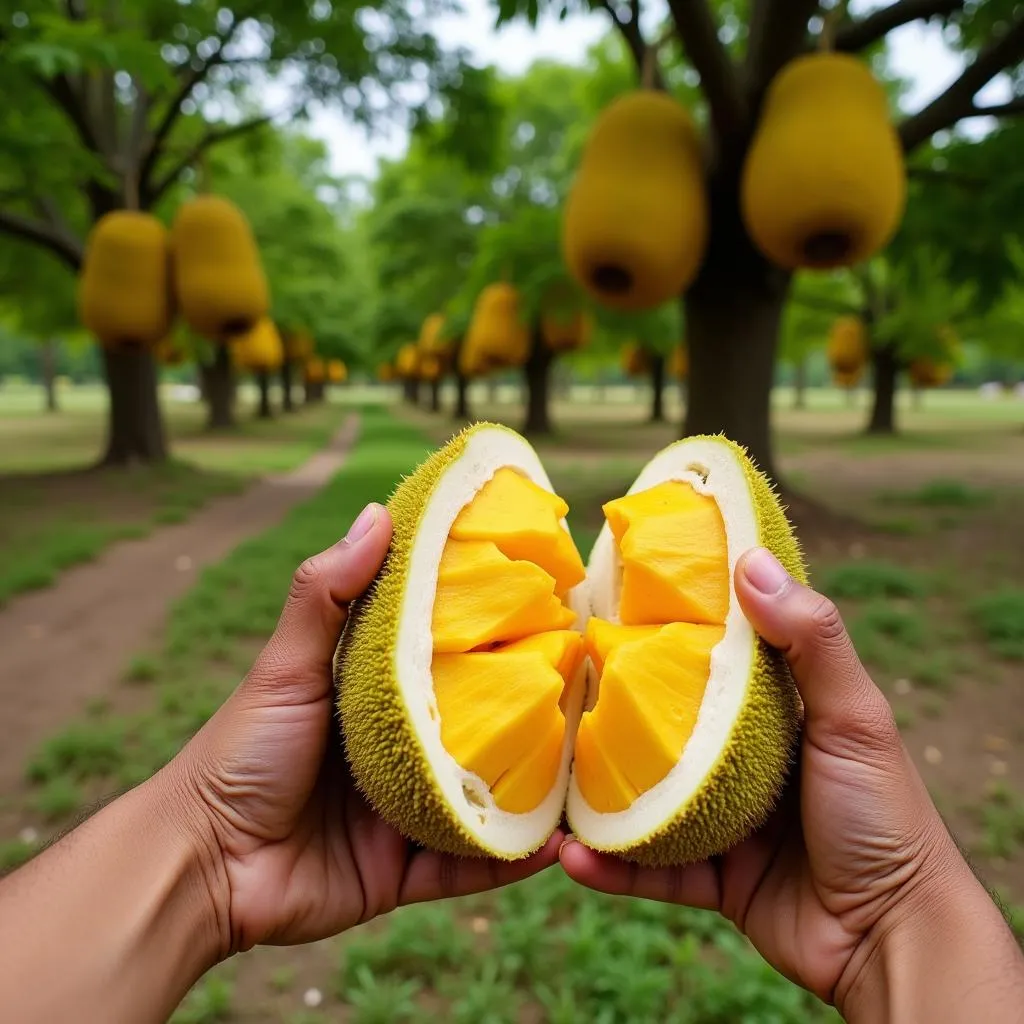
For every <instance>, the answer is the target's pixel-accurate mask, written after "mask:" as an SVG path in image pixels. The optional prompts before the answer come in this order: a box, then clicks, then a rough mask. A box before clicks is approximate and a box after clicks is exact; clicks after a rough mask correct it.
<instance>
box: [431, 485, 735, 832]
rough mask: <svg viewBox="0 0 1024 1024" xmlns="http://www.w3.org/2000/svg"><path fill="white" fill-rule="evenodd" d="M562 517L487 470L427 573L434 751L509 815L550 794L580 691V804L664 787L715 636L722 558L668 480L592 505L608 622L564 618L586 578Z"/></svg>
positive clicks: (720, 539)
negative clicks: (609, 560) (615, 572)
mask: <svg viewBox="0 0 1024 1024" xmlns="http://www.w3.org/2000/svg"><path fill="white" fill-rule="evenodd" d="M567 512H568V506H567V505H566V503H565V502H564V501H563V500H562V499H561V498H560V497H558V495H556V494H552V493H551V492H549V491H547V490H545V489H544V488H542V487H539V486H538V485H536V484H535V483H533V482H532V481H531V480H529V479H528V478H527V477H525V476H523V475H522V474H520V473H519V472H518V471H517V470H514V469H511V468H508V467H506V468H502V469H499V470H498V471H497V473H495V475H494V476H493V477H492V478H491V479H490V480H489V481H488V482H487V484H485V485H484V487H483V488H482V489H481V490H480V491H479V492H478V493H477V495H476V496H475V497H474V498H473V500H472V501H471V502H470V503H469V504H468V505H466V506H464V507H463V508H462V510H461V511H460V513H459V515H458V516H457V518H456V519H455V522H454V523H453V525H452V528H451V531H450V533H449V535H448V540H447V542H446V544H445V548H444V552H443V554H442V556H441V562H440V566H439V570H438V582H437V591H436V595H435V600H434V608H433V615H432V622H431V631H432V637H433V660H432V665H431V671H432V675H433V683H434V696H435V701H436V704H437V711H438V715H439V718H440V723H441V742H442V744H443V745H444V747H445V749H446V750H447V751H448V753H449V754H451V756H452V757H453V758H454V759H455V761H456V762H457V763H458V764H459V765H460V766H461V767H462V768H463V769H465V770H466V771H469V772H472V773H474V774H476V775H477V776H479V777H480V778H481V779H482V780H483V781H484V783H485V784H486V785H487V786H488V787H489V789H490V792H491V796H492V797H493V799H494V802H495V803H496V804H497V806H498V807H499V808H500V809H501V810H503V811H507V812H509V813H516V814H523V813H527V812H529V811H532V810H533V809H534V808H536V807H537V806H539V805H540V803H541V802H542V801H543V800H544V798H545V797H546V796H547V795H548V793H550V792H551V789H552V787H553V786H554V785H555V783H556V780H557V777H558V772H559V767H560V765H561V763H562V758H563V751H564V749H565V742H566V735H565V734H566V728H567V722H566V710H567V708H569V707H570V706H575V703H576V701H577V700H578V699H579V698H580V696H581V695H580V694H579V691H578V690H577V689H576V688H577V687H588V677H589V681H590V685H589V688H588V696H587V706H588V710H586V711H585V712H584V714H583V717H582V720H581V722H580V724H579V729H578V732H577V733H576V736H575V748H574V764H575V768H574V770H575V772H576V779H577V783H578V785H579V788H580V791H581V793H582V795H583V796H584V798H585V799H586V801H587V802H588V803H589V804H590V805H591V806H592V807H593V808H594V809H595V810H597V811H602V812H614V811H620V810H625V809H626V808H628V807H629V806H630V805H631V804H632V802H633V801H634V800H635V799H636V798H637V797H638V796H639V795H640V794H642V793H644V792H646V791H647V790H648V789H650V788H651V787H653V786H655V785H656V784H657V783H658V782H660V781H661V780H662V779H664V778H665V776H666V775H668V773H669V772H670V771H671V769H672V768H673V767H674V766H675V764H676V763H677V762H678V761H679V759H680V756H681V755H682V752H683V748H684V747H685V745H686V742H687V740H688V739H689V737H690V734H691V733H692V731H693V728H694V725H695V724H696V721H697V713H698V711H699V709H700V705H701V701H702V699H703V696H704V690H705V687H706V685H707V679H708V675H709V672H710V665H711V652H712V649H713V648H714V647H715V645H716V644H717V643H718V642H719V641H720V640H721V639H722V637H723V636H724V633H725V625H724V623H725V619H726V614H727V612H728V605H729V575H728V557H727V546H726V535H725V526H724V524H723V521H722V516H721V513H720V512H719V509H718V505H717V503H716V502H715V500H714V499H713V498H711V497H709V496H706V495H701V494H698V493H697V492H696V491H694V489H693V488H692V487H691V486H690V485H689V484H688V483H682V482H679V481H669V482H667V483H663V484H660V485H658V486H657V487H653V488H651V489H650V490H646V491H642V492H639V493H637V494H633V495H629V496H627V497H625V498H620V499H618V500H616V501H612V502H609V503H608V504H607V505H605V506H604V512H605V516H606V518H607V520H608V524H609V527H610V529H611V531H612V534H613V536H614V538H615V542H616V545H617V548H618V551H619V555H620V561H621V579H619V580H616V581H614V583H612V582H610V581H603V582H604V583H606V584H607V585H614V586H617V587H619V588H620V592H619V602H618V619H619V621H618V622H609V621H605V620H602V619H597V618H591V619H589V621H587V622H586V623H581V622H579V621H578V616H577V614H576V612H575V611H574V610H573V609H572V608H570V607H569V605H568V604H567V599H568V596H569V592H570V591H571V590H572V588H574V587H576V586H577V585H578V584H580V583H581V582H583V580H584V578H585V575H586V573H585V570H584V567H583V562H582V560H581V559H580V555H579V552H578V551H577V550H576V547H575V545H574V544H573V542H572V538H571V537H570V535H569V533H568V531H567V530H566V529H565V527H564V525H563V523H562V520H563V519H564V517H565V515H566V513H567ZM592 585H593V582H592ZM582 627H585V632H581V631H580V629H581V628H582Z"/></svg>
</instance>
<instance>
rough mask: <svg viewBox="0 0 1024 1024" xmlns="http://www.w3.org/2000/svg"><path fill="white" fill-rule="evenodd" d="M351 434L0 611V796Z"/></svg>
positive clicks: (316, 480)
mask: <svg viewBox="0 0 1024 1024" xmlns="http://www.w3.org/2000/svg"><path fill="white" fill-rule="evenodd" d="M357 430H358V418H357V417H356V416H354V415H352V416H349V417H348V418H347V419H346V420H345V422H344V424H343V425H342V427H341V429H340V430H339V431H338V432H337V434H335V436H334V438H333V439H332V441H331V443H330V444H329V445H328V446H327V448H326V449H325V450H324V451H322V452H319V453H317V454H316V455H314V456H312V458H310V459H309V460H307V461H306V463H305V464H304V465H302V466H300V467H299V468H298V469H296V470H294V471H293V472H290V473H285V474H281V475H279V476H273V477H267V478H265V479H263V480H261V481H259V482H258V483H256V484H254V485H253V486H252V487H250V488H248V489H247V490H246V491H244V492H243V493H241V494H237V495H233V496H231V497H228V498H223V499H219V500H217V501H214V502H213V503H211V504H209V505H207V506H206V507H204V508H203V509H202V510H200V511H199V512H198V513H197V514H196V515H194V516H193V517H192V518H191V519H189V520H188V522H185V523H182V524H180V525H175V526H168V527H165V528H163V529H160V530H157V531H156V532H154V533H152V534H151V535H149V536H148V537H146V538H144V539H142V540H132V541H124V542H122V543H119V544H115V545H113V546H111V547H110V548H108V549H107V550H106V551H104V552H103V554H102V555H101V556H100V557H99V558H98V559H97V560H96V561H94V562H91V563H89V564H88V565H83V566H80V567H78V568H75V569H71V570H68V571H67V572H66V573H64V574H63V575H62V576H61V578H60V580H59V581H58V583H57V585H56V586H54V587H52V588H50V589H48V590H42V591H37V592H34V593H31V594H27V595H25V596H23V597H20V598H16V599H14V600H12V601H11V602H10V604H8V605H7V606H6V607H5V608H3V609H2V610H0V659H2V661H0V707H2V708H3V716H2V726H3V742H2V744H0V795H3V794H10V793H12V792H13V791H14V790H15V789H16V787H17V786H18V783H19V782H20V781H21V779H22V775H23V771H24V765H25V762H26V759H27V757H28V755H29V753H30V752H31V751H32V750H33V749H34V748H35V746H36V744H38V743H39V742H40V741H41V740H43V739H44V738H45V737H46V736H48V735H50V734H51V733H52V732H53V730H54V729H55V728H57V727H58V726H59V725H60V724H61V723H62V722H65V721H69V720H71V719H74V718H76V717H77V716H79V715H81V714H83V712H84V710H85V704H86V702H87V701H88V700H89V699H90V698H93V697H97V696H100V695H103V694H106V693H108V692H109V691H110V689H111V687H112V686H113V684H114V683H115V682H116V681H117V680H118V678H119V676H120V673H121V671H122V670H123V669H124V666H125V664H126V663H127V662H128V659H129V658H130V657H131V655H132V654H133V653H135V652H136V651H138V650H139V649H140V647H145V646H146V645H147V644H149V643H151V642H153V641H154V639H155V638H156V635H157V633H158V631H159V630H160V628H161V627H162V625H163V623H164V619H165V617H166V614H167V610H168V608H169V607H170V605H171V603H172V602H173V601H175V600H176V599H177V598H179V597H180V596H181V595H183V594H184V593H185V592H186V591H187V590H188V589H189V588H190V587H191V586H192V585H193V584H194V583H195V581H196V579H197V577H198V575H199V573H200V571H201V570H202V569H203V568H205V567H206V566H208V565H211V564H213V563H215V562H218V561H220V560H221V559H222V558H224V557H225V555H227V554H228V552H229V551H231V550H232V549H233V548H234V547H236V546H237V545H238V544H239V543H240V542H241V541H243V540H245V539H246V538H248V537H251V536H254V535H256V534H259V533H262V532H263V531H264V530H266V529H268V528H269V527H270V526H272V525H274V524H275V523H277V522H279V521H280V520H281V519H282V518H283V517H284V515H285V514H286V513H287V512H288V511H289V510H290V509H291V508H292V507H294V506H295V505H297V504H298V503H299V502H301V501H303V500H305V499H306V498H308V497H309V496H310V495H312V494H313V493H315V492H316V491H317V490H319V489H320V487H322V486H323V485H324V484H325V483H326V482H327V481H328V480H329V479H330V478H331V477H332V476H333V475H334V474H335V473H336V472H337V470H338V469H339V468H340V466H341V464H342V462H343V461H344V459H345V457H346V454H347V452H348V450H349V448H350V446H351V444H352V442H353V440H354V439H355V436H356V432H357Z"/></svg>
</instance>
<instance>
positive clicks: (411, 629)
mask: <svg viewBox="0 0 1024 1024" xmlns="http://www.w3.org/2000/svg"><path fill="white" fill-rule="evenodd" d="M388 507H389V509H390V512H391V516H392V520H393V523H394V534H393V539H392V542H391V546H390V549H389V551H388V555H387V558H386V560H385V562H384V565H383V566H382V568H381V570H380V572H379V573H378V575H377V578H376V580H375V582H374V583H373V585H372V586H371V587H370V589H369V590H368V591H367V593H366V595H365V596H364V597H363V598H360V599H359V600H357V601H356V602H354V603H353V605H352V608H351V611H350V618H349V623H348V627H347V629H346V632H345V635H344V637H343V638H342V641H341V644H340V646H339V649H338V654H337V657H336V659H335V672H336V681H337V685H338V693H339V715H340V721H341V728H342V730H343V732H344V737H345V747H346V751H347V754H348V757H349V761H350V764H351V767H352V771H353V773H354V775H355V778H356V781H357V783H358V785H359V788H360V790H361V791H362V792H363V793H365V794H366V796H367V798H368V799H369V800H370V802H371V803H372V804H373V805H374V807H375V808H376V809H377V811H378V812H379V813H380V814H381V815H382V816H383V817H384V818H385V819H386V820H388V821H389V822H390V823H391V824H392V825H393V826H394V827H396V828H397V829H399V830H400V831H402V832H403V833H404V834H405V835H406V836H408V837H410V838H411V839H413V840H415V841H416V842H418V843H421V844H423V845H425V846H427V847H430V848H432V849H436V850H442V851H446V852H451V853H457V854H466V855H481V854H486V855H490V856H495V857H501V858H505V859H514V858H518V857H525V856H527V855H528V854H529V853H530V852H531V851H533V850H535V849H537V848H539V847H540V846H541V845H542V844H543V843H544V841H545V840H546V839H547V837H548V836H549V835H550V834H551V833H552V832H553V831H554V830H555V828H556V827H557V826H558V823H559V821H560V820H561V818H562V815H563V812H564V813H566V814H567V816H568V820H569V824H570V826H571V828H572V829H573V832H574V833H575V835H576V837H577V838H578V839H579V840H580V841H581V842H583V843H585V844H587V845H589V846H591V847H593V848H594V849H597V850H602V851H606V852H611V853H616V854H619V855H620V856H622V857H625V858H627V859H629V860H633V861H636V862H637V863H641V864H647V865H654V866H658V865H677V864H683V863H688V862H691V861H700V860H704V859H706V858H707V857H709V856H712V855H714V854H717V853H721V852H723V851H725V850H726V849H728V848H730V847H731V846H733V845H734V844H735V843H737V842H739V841H741V840H742V839H743V838H744V837H746V836H747V835H749V834H750V833H751V832H752V831H753V830H754V829H756V828H757V827H758V826H759V825H760V824H761V823H762V822H763V821H764V820H765V819H766V817H767V816H768V814H769V813H770V812H771V810H772V807H773V806H774V804H775V802H776V800H777V798H778V796H779V793H780V791H781V788H782V785H783V782H784V779H785V776H786V772H787V770H788V767H789V765H790V763H791V758H792V752H793V747H794V744H795V741H796V737H797V731H798V722H799V715H800V711H799V707H800V705H799V698H798V697H797V693H796V688H795V686H794V684H793V680H792V678H791V677H790V674H789V670H788V668H787V667H786V663H785V661H784V659H783V658H782V657H781V655H780V654H779V653H778V652H776V651H774V650H773V649H771V648H769V647H768V646H767V645H766V644H765V643H764V641H762V640H761V639H760V638H759V637H758V635H757V634H756V633H755V631H754V630H753V628H752V626H751V625H750V623H749V622H748V621H747V619H746V617H745V616H744V614H743V610H742V608H741V607H740V606H739V604H738V603H737V601H736V598H735V596H734V594H733V590H732V587H731V580H732V575H733V573H734V571H735V567H736V563H737V560H738V559H739V557H740V555H741V554H742V553H743V552H744V551H746V550H748V549H749V548H751V547H754V546H757V545H765V546H766V547H768V548H770V549H771V550H772V551H773V552H774V553H775V554H776V556H777V557H778V558H779V559H780V560H781V561H782V563H783V565H784V566H785V567H786V568H787V570H788V571H789V572H790V573H791V574H792V575H793V576H794V577H795V578H797V579H801V580H803V579H805V578H806V574H805V572H804V567H803V559H802V556H801V553H800V548H799V546H798V544H797V541H796V539H795V537H794V535H793V532H792V530H791V528H790V526H789V524H788V522H787V521H786V518H785V515H784V513H783V510H782V507H781V505H780V504H779V500H778V497H777V495H776V494H775V493H774V492H773V491H772V489H771V486H770V485H769V483H768V482H767V480H766V479H765V477H764V476H763V475H762V474H760V473H759V472H758V471H757V470H756V468H755V467H754V466H753V464H752V463H751V462H750V460H749V459H748V458H747V457H746V455H745V453H744V452H743V450H742V449H741V448H739V447H738V446H737V445H735V444H733V443H732V442H730V441H727V440H725V439H724V438H722V437H720V436H719V437H693V438H688V439H686V440H684V441H679V442H677V443H676V444H674V445H671V446H669V447H668V448H666V449H665V450H664V451H662V452H661V453H659V454H658V455H657V456H655V458H654V459H653V460H652V461H651V462H650V463H649V464H648V465H647V466H646V467H645V468H644V469H643V471H642V472H641V473H640V475H639V476H638V477H637V479H636V480H635V482H634V483H633V485H632V486H631V487H630V488H629V491H628V493H627V494H626V495H624V496H623V497H621V498H617V499H615V500H613V501H610V502H608V503H607V504H606V505H605V506H604V513H605V519H606V522H605V525H604V527H603V529H602V531H601V533H600V535H599V537H598V539H597V542H596V544H595V545H594V550H593V553H592V554H591V557H590V561H589V564H588V565H587V566H586V568H584V565H583V562H582V560H581V558H580V556H579V553H578V551H577V549H576V547H575V545H574V544H573V541H572V537H571V535H570V533H569V530H568V526H567V524H566V515H567V513H568V511H569V510H568V506H567V505H566V503H565V502H564V501H563V500H562V499H561V498H560V497H559V496H558V495H557V494H555V493H554V491H553V489H552V487H551V483H550V480H549V479H548V477H547V474H546V473H545V471H544V468H543V466H542V465H541V463H540V460H539V459H538V457H537V454H536V453H535V452H534V450H533V449H532V448H531V447H530V445H529V444H528V443H527V442H526V441H525V439H523V438H522V437H520V436H519V435H518V434H516V433H515V432H514V431H511V430H509V429H507V428H505V427H500V426H496V425H493V424H487V423H484V424H478V425H476V426H474V427H471V428H469V429H468V430H465V431H463V432H462V433H461V434H459V435H458V436H456V437H455V438H454V439H453V440H451V441H450V442H449V443H448V444H446V445H445V446H444V447H443V448H441V449H440V450H438V451H437V452H435V453H434V454H433V455H431V456H430V457H429V458H428V459H427V460H426V462H424V463H423V464H422V465H421V466H420V467H419V468H418V469H417V470H416V471H415V472H414V473H413V474H412V475H411V476H410V477H408V478H406V479H405V480H404V481H403V482H402V483H401V484H399V486H398V488H397V489H396V491H395V492H394V494H393V495H392V497H391V499H390V501H389V502H388Z"/></svg>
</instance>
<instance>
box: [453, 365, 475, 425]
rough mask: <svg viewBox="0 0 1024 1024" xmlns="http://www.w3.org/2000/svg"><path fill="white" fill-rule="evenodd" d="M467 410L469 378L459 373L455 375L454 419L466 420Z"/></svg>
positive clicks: (467, 417) (467, 416) (468, 414)
mask: <svg viewBox="0 0 1024 1024" xmlns="http://www.w3.org/2000/svg"><path fill="white" fill-rule="evenodd" d="M470 416H471V413H470V411H469V378H468V377H463V375H462V374H461V373H457V374H456V375H455V419H457V420H468V419H469V418H470Z"/></svg>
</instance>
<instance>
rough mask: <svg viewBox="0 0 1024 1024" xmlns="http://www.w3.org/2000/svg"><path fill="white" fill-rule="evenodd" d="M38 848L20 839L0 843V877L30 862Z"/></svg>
mask: <svg viewBox="0 0 1024 1024" xmlns="http://www.w3.org/2000/svg"><path fill="white" fill-rule="evenodd" d="M38 851H39V847H38V846H36V845H35V843H26V842H25V841H24V840H22V839H8V840H4V841H3V842H0V875H6V874H7V873H8V872H9V871H13V870H14V869H15V868H20V867H21V865H22V864H24V863H25V862H26V861H28V860H31V859H32V858H33V857H34V856H35V855H36V853H38Z"/></svg>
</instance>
